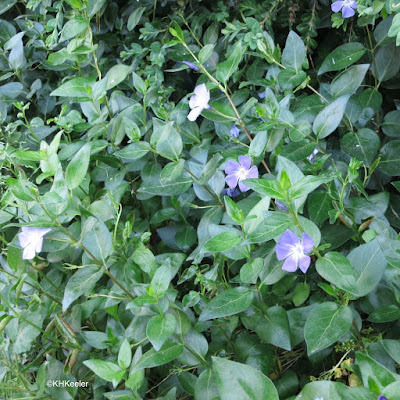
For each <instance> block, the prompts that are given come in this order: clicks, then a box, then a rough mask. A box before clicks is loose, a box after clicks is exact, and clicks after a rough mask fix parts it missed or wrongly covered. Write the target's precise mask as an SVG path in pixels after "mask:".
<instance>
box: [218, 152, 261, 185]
mask: <svg viewBox="0 0 400 400" xmlns="http://www.w3.org/2000/svg"><path fill="white" fill-rule="evenodd" d="M238 160H239V162H236V161H232V160H229V161H228V162H227V163H226V167H225V173H226V178H225V182H226V183H227V185H228V186H229V187H230V188H231V189H234V188H235V187H236V186H237V184H238V182H239V189H240V190H241V191H242V192H247V191H248V190H250V188H249V187H248V186H246V185H245V184H244V183H242V181H243V180H245V179H256V178H258V168H257V167H256V166H255V165H253V166H252V167H251V161H252V160H251V157H249V156H239V158H238Z"/></svg>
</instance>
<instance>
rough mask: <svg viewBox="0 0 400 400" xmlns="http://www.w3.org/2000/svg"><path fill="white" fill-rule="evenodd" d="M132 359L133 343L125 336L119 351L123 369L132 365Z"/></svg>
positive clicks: (120, 364) (119, 362) (119, 363)
mask: <svg viewBox="0 0 400 400" xmlns="http://www.w3.org/2000/svg"><path fill="white" fill-rule="evenodd" d="M131 361H132V350H131V345H130V344H129V342H128V340H127V339H126V338H125V339H124V341H123V342H122V344H121V347H120V348H119V352H118V365H119V366H120V367H121V368H122V369H127V368H129V366H130V365H131Z"/></svg>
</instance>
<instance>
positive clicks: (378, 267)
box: [347, 239, 387, 297]
mask: <svg viewBox="0 0 400 400" xmlns="http://www.w3.org/2000/svg"><path fill="white" fill-rule="evenodd" d="M347 258H348V259H349V261H350V263H351V265H352V266H353V267H354V270H355V273H354V275H355V278H356V285H357V296H359V297H362V296H365V295H366V294H368V293H369V292H371V291H372V290H373V289H374V288H375V287H376V285H377V284H378V283H379V281H380V280H381V278H382V275H383V273H384V271H385V268H386V264H387V262H386V259H385V256H384V254H383V252H382V250H381V248H380V246H379V242H378V240H377V239H374V240H372V241H371V242H368V243H366V244H363V245H361V246H358V247H356V248H355V249H354V250H352V251H351V252H350V253H349V255H348V256H347Z"/></svg>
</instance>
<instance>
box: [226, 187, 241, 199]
mask: <svg viewBox="0 0 400 400" xmlns="http://www.w3.org/2000/svg"><path fill="white" fill-rule="evenodd" d="M239 194H240V192H239V190H238V189H237V188H233V189H231V188H227V189H224V190H223V191H222V195H223V196H229V197H236V196H239Z"/></svg>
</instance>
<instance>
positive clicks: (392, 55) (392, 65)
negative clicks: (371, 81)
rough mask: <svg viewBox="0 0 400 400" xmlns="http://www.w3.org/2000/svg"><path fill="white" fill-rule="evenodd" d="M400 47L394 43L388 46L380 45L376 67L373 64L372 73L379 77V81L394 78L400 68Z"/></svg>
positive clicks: (376, 55) (376, 56) (376, 54)
mask: <svg viewBox="0 0 400 400" xmlns="http://www.w3.org/2000/svg"><path fill="white" fill-rule="evenodd" d="M399 55H400V49H399V48H398V47H397V46H396V45H395V44H394V43H390V44H389V45H387V46H380V47H379V48H378V50H377V52H376V53H375V64H376V71H377V72H376V73H375V68H374V66H372V73H373V74H374V76H376V77H377V79H378V81H379V82H384V81H387V80H388V79H390V78H393V77H394V76H395V75H396V74H397V72H398V71H399V68H400V63H399Z"/></svg>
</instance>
